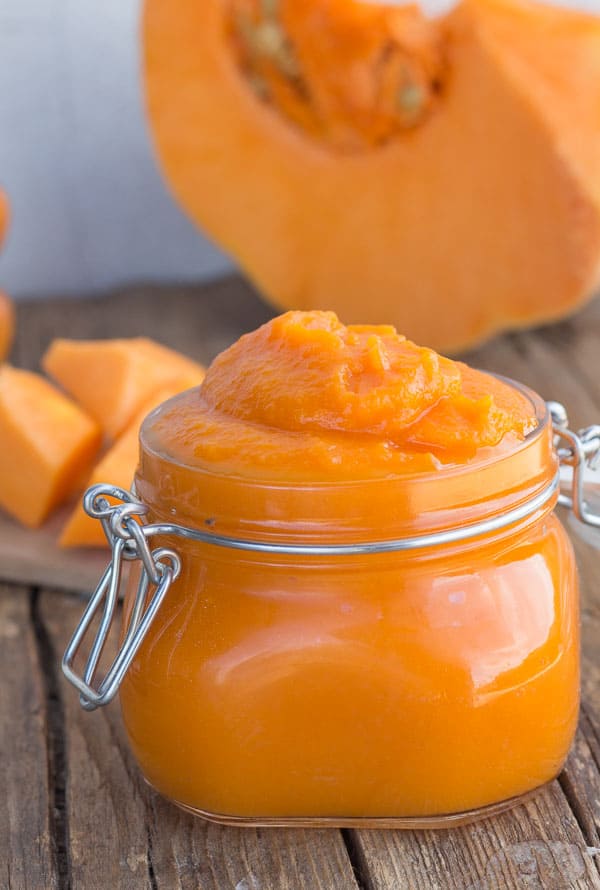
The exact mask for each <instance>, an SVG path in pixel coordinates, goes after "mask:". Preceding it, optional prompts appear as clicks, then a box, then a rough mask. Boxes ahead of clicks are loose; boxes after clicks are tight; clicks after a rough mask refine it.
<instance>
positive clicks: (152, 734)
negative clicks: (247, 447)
mask: <svg viewBox="0 0 600 890" xmlns="http://www.w3.org/2000/svg"><path fill="white" fill-rule="evenodd" d="M544 435H545V436H546V440H547V441H546V445H544V444H543V442H542V443H541V444H540V443H538V452H539V453H538V456H537V458H536V460H537V459H538V458H539V457H540V455H541V456H542V460H541V462H539V468H541V470H542V471H543V472H541V473H538V477H539V479H540V480H542V481H543V479H544V478H547V479H551V478H552V473H553V471H554V469H555V467H556V461H555V458H554V457H553V455H552V451H551V448H549V447H548V441H549V440H548V433H547V431H546V433H545V434H544ZM154 460H155V456H153V455H151V454H150V456H149V458H148V460H147V461H146V462H145V461H144V456H143V457H142V465H141V468H140V472H139V474H138V480H137V485H138V489H139V488H140V487H141V488H142V489H144V490H145V494H146V497H145V498H144V500H146V501H151V502H152V503H151V514H150V521H164V520H165V517H167V516H168V515H170V513H172V509H173V508H169V507H168V503H167V502H168V499H169V497H171V495H172V496H173V497H176V495H177V493H176V492H174V482H173V479H174V478H175V477H171V478H170V479H169V481H168V485H167V488H166V489H164V490H162V493H161V492H159V491H158V489H157V485H156V483H157V479H158V478H159V476H157V475H156V474H155V470H156V469H157V467H158V464H156V466H154V465H153V463H152V462H153V461H154ZM161 460H163V459H162V458H161ZM159 463H160V461H159ZM536 466H537V464H536ZM162 471H163V475H162V476H161V477H160V478H164V471H165V466H164V465H163V467H162ZM145 472H146V475H144V473H145ZM526 481H530V477H529V476H528V477H526ZM239 485H240V486H241V487H242V488H243V487H244V484H243V482H240V483H239ZM365 485H367V489H366V491H365V494H366V495H368V493H369V488H368V483H365ZM175 488H176V486H175ZM520 491H521V489H511V492H512V493H509V494H507V490H506V489H504V490H503V491H502V493H501V498H500V500H501V501H502V505H503V506H504V507H506V505H507V503H510V498H511V497H512V500H513V501H516V500H517V499H518V496H519V492H520ZM165 492H170V494H168V496H167V494H165ZM241 495H242V497H243V492H241ZM153 497H154V499H153ZM163 507H164V510H163V509H162V508H163ZM211 522H212V519H211ZM322 531H323V528H322V527H321V532H322ZM336 534H337V532H336ZM158 543H159V544H168V545H169V546H173V541H172V540H170V539H167V538H165V539H164V540H163V541H159V542H158ZM176 547H177V549H178V551H179V554H180V557H181V563H182V571H181V575H180V577H179V578H178V580H177V581H176V582H175V583H174V584H173V586H172V588H171V589H170V591H169V594H168V596H167V598H166V599H165V602H164V603H163V605H162V606H161V609H160V611H159V613H158V614H157V616H156V618H155V619H154V622H153V624H152V626H151V628H150V631H149V633H148V636H147V637H146V639H145V641H144V643H143V645H142V647H141V649H140V651H139V652H138V654H137V656H136V658H135V659H134V661H133V663H132V665H131V667H130V668H129V671H128V673H127V675H126V677H125V679H124V681H123V684H122V687H121V691H120V698H121V706H122V711H123V716H124V719H125V725H126V728H127V732H128V735H129V739H130V742H131V746H132V748H133V751H134V753H135V756H136V758H137V760H138V761H139V764H140V766H141V769H142V771H143V773H144V775H145V777H146V778H147V780H148V781H149V782H150V783H151V784H152V785H153V786H155V787H156V788H157V789H158V790H159V791H160V792H162V793H163V794H164V795H165V796H167V797H168V798H170V799H172V800H174V801H175V802H177V803H179V804H180V805H182V806H185V807H187V808H190V809H192V810H194V811H195V812H199V813H201V814H202V815H205V816H208V817H209V818H214V819H217V820H219V821H232V822H236V821H239V822H242V823H253V822H258V823H266V824H293V823H295V822H297V823H309V824H310V823H315V824H325V823H327V822H328V821H331V822H333V823H335V824H367V825H368V824H371V823H373V824H378V821H379V822H380V823H381V824H391V825H395V824H397V825H400V826H402V825H411V826H412V825H420V824H422V825H435V824H440V825H443V824H447V823H448V822H449V821H450V822H451V821H453V820H455V819H456V818H460V816H461V815H464V814H468V815H469V816H470V817H472V816H473V815H477V814H478V813H486V812H488V811H489V808H490V807H491V808H494V807H497V806H503V805H504V804H506V803H507V802H512V801H513V800H514V799H515V798H518V797H519V796H520V795H523V794H526V793H527V792H530V791H532V790H533V789H535V788H538V787H539V786H541V785H543V784H544V783H546V782H548V781H549V780H551V779H552V778H554V777H555V776H556V775H557V773H558V772H559V771H560V768H561V766H562V764H563V763H564V760H565V758H566V756H567V753H568V750H569V746H570V744H571V741H572V739H573V735H574V732H575V728H576V722H577V714H578V703H579V692H578V690H579V623H578V590H577V578H576V571H575V566H574V560H573V555H572V550H571V545H570V542H569V539H568V537H567V535H566V533H565V531H564V529H563V528H562V526H561V524H560V522H559V521H558V519H557V518H556V516H555V515H554V513H553V503H552V501H550V502H549V503H548V504H546V506H545V507H543V508H542V509H540V510H538V511H537V512H536V513H535V514H533V515H530V516H528V517H527V518H526V519H524V520H523V521H521V522H520V523H519V524H516V525H512V526H510V527H509V528H504V529H500V530H498V531H496V532H494V533H492V534H488V535H486V536H483V537H478V538H474V539H471V540H468V541H464V542H462V543H449V544H444V545H440V546H436V547H429V548H421V549H416V550H411V551H407V552H391V553H375V554H369V555H344V556H340V555H335V556H318V557H315V556H310V557H308V556H298V555H289V554H273V553H249V552H243V551H234V550H229V549H224V548H219V547H215V546H213V545H208V544H203V543H199V542H197V541H181V540H178V541H177V543H176ZM131 596H132V595H131V593H130V595H129V598H128V599H129V600H131ZM130 606H131V603H130V602H129V604H128V602H126V605H125V614H127V609H128V607H129V608H130Z"/></svg>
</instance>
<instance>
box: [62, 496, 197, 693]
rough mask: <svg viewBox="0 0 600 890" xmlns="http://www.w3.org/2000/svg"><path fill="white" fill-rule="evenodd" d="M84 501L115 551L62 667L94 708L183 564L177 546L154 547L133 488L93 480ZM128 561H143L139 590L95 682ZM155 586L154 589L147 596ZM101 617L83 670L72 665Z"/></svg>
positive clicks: (120, 673)
mask: <svg viewBox="0 0 600 890" xmlns="http://www.w3.org/2000/svg"><path fill="white" fill-rule="evenodd" d="M107 496H108V497H111V498H112V499H118V502H117V503H114V502H113V503H111V502H110V501H108V500H107ZM119 502H120V503H119ZM83 505H84V509H85V511H86V513H88V515H90V516H92V517H94V518H96V519H99V520H100V521H101V522H102V526H103V528H104V532H105V534H106V537H107V540H108V543H109V544H110V546H111V550H112V554H111V559H110V562H109V563H108V565H107V567H106V569H105V571H104V574H103V575H102V578H101V579H100V583H99V584H98V586H97V588H96V590H95V591H94V593H93V594H92V597H91V599H90V601H89V603H88V605H87V608H86V610H85V612H84V613H83V617H82V618H81V621H80V622H79V624H78V625H77V628H76V629H75V633H74V634H73V637H72V639H71V641H70V643H69V645H68V646H67V649H66V651H65V654H64V657H63V661H62V669H63V672H64V674H65V676H66V677H67V679H68V680H69V681H70V682H71V683H72V684H73V685H74V686H75V687H76V688H77V689H78V690H79V700H80V702H81V705H82V707H83V708H85V709H86V710H87V711H93V710H94V709H95V708H97V707H100V706H101V705H105V704H108V702H109V701H110V700H111V699H112V698H114V696H115V694H116V692H117V690H118V688H119V686H120V684H121V681H122V679H123V677H124V676H125V673H126V671H127V669H128V667H129V665H130V664H131V662H132V661H133V658H134V657H135V655H136V653H137V651H138V650H139V648H140V646H141V644H142V642H143V640H144V637H145V636H146V634H147V632H148V629H149V627H150V624H151V623H152V620H153V618H154V616H155V615H156V613H157V611H158V609H159V608H160V605H161V603H162V601H163V600H164V598H165V595H166V593H167V591H168V589H169V587H170V586H171V584H172V582H173V581H174V580H175V579H176V578H177V576H178V574H179V571H180V567H181V566H180V560H179V557H178V556H177V554H176V553H175V552H174V551H172V550H167V549H165V548H158V549H156V550H151V549H150V546H149V544H148V538H147V536H146V534H145V533H144V526H143V525H141V524H140V521H141V520H142V519H143V517H144V515H145V513H146V507H145V506H144V505H143V504H141V503H140V502H139V501H137V500H136V499H135V497H134V496H133V494H132V493H131V492H129V491H125V490H124V489H122V488H117V487H116V486H107V485H95V486H93V487H92V488H90V489H89V490H88V491H87V492H86V494H85V497H84V499H83ZM124 560H125V561H133V560H139V561H140V562H141V564H142V565H141V573H140V578H139V582H138V586H137V591H136V594H135V598H134V601H133V606H132V609H131V613H130V615H129V620H128V624H127V627H126V629H125V631H124V634H123V639H122V642H121V645H120V647H119V651H118V652H117V655H116V657H115V658H114V660H113V661H112V663H111V665H110V666H109V667H108V668H107V670H106V672H105V673H104V676H103V677H102V679H101V680H99V681H98V682H96V683H95V681H96V679H97V678H96V675H97V672H98V667H99V662H100V658H101V656H102V652H103V650H104V646H105V644H106V641H107V639H108V634H109V631H110V627H111V624H112V621H113V618H114V615H115V610H116V607H117V603H118V599H119V593H120V589H121V584H122V576H123V561H124ZM151 587H154V588H155V590H154V592H153V593H152V595H151V596H150V598H149V593H150V589H151ZM97 616H99V625H98V629H97V631H96V635H95V637H94V640H93V643H92V647H91V649H90V652H89V655H88V657H87V660H86V662H85V665H84V668H83V671H82V673H81V675H80V674H78V673H77V671H76V670H75V667H74V662H75V658H76V656H77V653H78V651H79V649H80V647H81V645H82V643H83V640H84V638H85V637H86V635H87V633H88V631H89V629H90V626H91V624H92V622H93V621H94V619H95V618H96V617H97Z"/></svg>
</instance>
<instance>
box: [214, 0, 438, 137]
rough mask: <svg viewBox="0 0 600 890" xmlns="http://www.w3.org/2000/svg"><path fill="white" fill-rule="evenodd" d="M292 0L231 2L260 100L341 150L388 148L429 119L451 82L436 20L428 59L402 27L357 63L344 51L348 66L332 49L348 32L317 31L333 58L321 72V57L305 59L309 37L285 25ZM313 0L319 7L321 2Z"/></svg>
mask: <svg viewBox="0 0 600 890" xmlns="http://www.w3.org/2000/svg"><path fill="white" fill-rule="evenodd" d="M285 2H286V0H230V2H229V7H228V33H229V38H230V43H231V46H232V49H233V54H234V58H235V60H236V63H237V66H238V69H239V71H240V73H241V75H242V77H243V78H244V80H245V82H246V84H247V86H248V87H249V88H250V90H251V91H252V93H253V94H254V95H255V97H256V98H257V99H258V100H259V101H260V102H263V103H265V104H267V105H269V106H270V107H271V108H272V109H273V110H274V111H275V112H277V113H278V114H279V115H281V116H283V117H284V118H286V119H287V121H288V122H289V123H290V124H291V125H293V126H294V127H296V128H297V129H300V130H302V131H303V132H304V133H305V134H306V135H309V136H310V137H312V138H315V139H317V140H318V141H320V142H322V143H325V144H327V145H328V146H329V147H330V148H332V149H335V150H338V151H341V152H357V151H362V150H367V149H372V148H374V147H377V146H379V145H384V144H386V143H388V142H390V141H392V140H393V139H396V138H399V137H401V136H402V135H403V134H404V133H405V132H407V131H409V130H411V129H414V128H415V127H417V126H418V125H420V124H422V123H424V122H425V120H426V119H427V118H428V117H429V115H430V114H431V112H432V111H433V109H434V108H435V106H436V105H437V103H438V99H439V94H440V92H441V89H442V86H443V83H444V80H445V60H444V57H443V52H442V50H441V47H440V42H439V41H438V40H437V35H436V34H435V26H434V24H433V23H431V25H430V27H431V34H432V35H433V39H432V40H431V41H429V43H430V45H428V46H427V51H426V53H425V54H424V58H423V59H421V58H419V53H418V52H416V53H415V52H411V47H410V45H409V46H408V48H407V47H406V46H403V45H402V44H401V42H400V41H399V39H398V37H397V30H398V29H397V28H396V29H392V27H391V26H390V33H388V34H386V35H385V39H384V40H383V41H382V45H381V48H380V51H379V53H378V54H371V56H369V55H368V54H367V55H365V56H362V57H361V56H360V54H358V55H357V58H356V61H354V59H352V57H351V56H350V60H349V61H348V52H347V47H346V48H345V51H344V52H343V53H342V54H341V55H342V57H343V59H344V68H345V71H343V69H342V66H341V64H340V62H339V60H336V58H335V54H333V55H332V54H330V53H328V50H329V48H330V47H331V46H334V47H335V39H336V36H337V38H338V39H341V37H340V35H342V36H343V29H342V30H340V33H339V34H338V35H336V34H334V33H324V31H325V32H326V29H323V28H321V29H320V30H313V32H312V33H311V38H310V39H311V40H312V41H313V43H318V42H319V41H320V40H323V41H324V42H323V46H322V48H321V49H322V52H321V57H325V58H328V57H330V58H331V65H332V69H331V70H330V71H319V69H318V66H317V65H316V64H315V62H314V58H313V62H312V64H310V63H307V64H305V65H303V64H302V61H301V59H302V52H301V46H302V40H301V35H296V37H297V39H295V38H294V35H293V34H291V33H288V31H286V26H285V25H284V15H283V8H282V7H283V5H284V3H285ZM287 2H291V3H292V4H293V3H294V2H296V3H297V2H300V0H287ZM301 2H302V3H304V4H308V3H309V0H301ZM311 2H312V3H313V7H317V8H318V6H319V0H311ZM349 5H350V6H351V5H352V3H351V0H349ZM391 9H392V8H391V7H390V15H391V14H392V12H391ZM296 18H298V14H297V13H296ZM419 27H421V28H422V29H423V30H424V29H425V27H426V25H424V24H423V23H422V22H419ZM424 33H425V30H424ZM304 37H305V41H306V35H304ZM426 42H427V41H426ZM304 46H305V49H306V43H305V44H304ZM336 65H337V66H338V69H339V70H337V71H336V70H335V66H336Z"/></svg>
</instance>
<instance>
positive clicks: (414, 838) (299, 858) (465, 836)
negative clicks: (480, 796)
mask: <svg viewBox="0 0 600 890" xmlns="http://www.w3.org/2000/svg"><path fill="white" fill-rule="evenodd" d="M269 315H270V311H269V310H268V309H267V308H266V307H265V306H264V305H263V304H261V303H260V302H259V300H258V299H257V298H256V297H255V296H254V295H253V294H252V292H251V291H250V290H249V289H248V287H247V286H246V285H244V284H243V283H242V282H241V281H240V280H239V279H236V278H230V279H227V280H224V281H221V282H218V283H215V284H212V285H209V286H205V287H197V288H185V289H181V288H177V289H175V288H174V289H171V290H170V289H164V288H161V289H160V290H155V289H145V290H143V289H138V290H129V291H127V292H124V293H122V294H114V295H110V296H109V297H105V298H98V299H94V300H90V301H85V302H74V301H69V300H51V301H48V302H46V301H45V302H42V303H33V302H32V303H23V304H21V305H20V306H19V319H18V320H19V329H18V337H17V342H16V344H15V348H14V351H13V361H14V362H15V364H19V365H23V366H27V367H36V366H37V362H38V359H39V356H40V354H41V352H42V351H43V350H44V348H45V347H46V346H47V344H48V343H49V341H50V340H51V339H52V337H54V336H57V335H60V336H65V337H68V336H79V337H97V336H134V335H139V334H146V335H149V336H153V337H156V338H157V339H160V340H162V341H163V342H165V343H167V344H170V345H172V346H175V347H177V348H179V349H181V350H183V351H184V352H187V353H189V354H190V355H192V356H194V357H196V358H199V359H200V360H203V361H209V360H210V359H211V358H212V357H213V356H214V355H215V354H216V353H217V352H218V351H219V350H220V349H222V348H223V347H225V346H226V345H227V344H229V343H230V342H231V341H232V340H233V339H234V338H235V337H237V336H238V335H239V334H240V333H242V332H243V331H245V330H249V329H251V328H253V327H255V326H256V325H257V324H259V323H261V322H263V321H265V320H266V319H267V318H268V317H269ZM467 359H468V360H469V361H470V362H472V363H474V364H476V365H478V366H480V367H484V368H488V369H490V370H495V371H498V372H500V373H504V374H508V375H509V376H512V377H515V378H517V379H520V380H522V381H523V382H525V383H528V384H529V385H531V386H532V387H533V388H535V389H536V390H538V391H539V392H540V393H541V394H542V395H543V396H544V397H545V398H553V399H557V400H559V401H562V402H564V403H565V404H566V405H567V406H568V408H569V414H570V417H571V422H572V426H573V427H574V428H578V427H579V426H583V425H587V424H590V423H593V422H600V302H598V301H597V302H596V304H592V306H590V307H589V308H587V309H586V310H584V311H583V312H582V313H580V314H579V315H578V316H577V317H576V318H575V319H573V320H571V321H568V322H565V323H562V324H560V325H557V326H553V327H550V328H546V329H545V330H536V331H533V332H529V333H527V334H515V335H510V336H504V337H501V338H497V339H496V340H494V341H493V342H491V343H489V344H488V345H487V346H486V347H484V348H483V349H481V350H478V351H477V352H473V353H471V354H469V355H468V356H467ZM575 544H576V549H577V554H578V559H579V565H580V571H581V575H582V597H583V609H582V628H583V679H582V685H583V706H582V711H581V721H580V729H579V733H578V736H577V740H576V743H575V746H574V749H573V751H572V753H571V755H570V757H569V761H568V763H567V766H566V768H565V770H564V771H563V773H562V775H561V776H560V777H559V778H558V780H557V781H555V782H553V783H552V784H551V785H550V786H549V787H547V788H546V789H545V790H543V791H542V792H540V793H539V794H538V795H537V796H536V797H534V798H533V799H532V800H530V801H529V802H527V803H525V804H522V805H520V806H518V807H516V808H514V809H513V810H511V811H510V812H507V813H504V814H503V815H500V816H497V817H494V818H491V819H488V820H486V821H482V822H479V823H476V824H474V825H470V826H467V827H462V828H457V829H453V830H444V831H437V832H432V831H414V832H402V831H362V830H361V831H355V830H352V831H350V830H347V831H337V830H314V829H313V830H302V829H297V830H277V829H233V828H223V827H219V826H215V825H210V824H207V823H204V822H202V821H201V820H198V819H194V818H192V817H190V816H187V815H185V814H183V813H182V812H180V811H179V810H178V809H176V808H175V807H173V806H171V805H170V804H168V803H166V802H165V801H164V800H162V799H161V798H159V797H158V796H157V795H156V794H155V793H153V792H152V791H151V790H150V789H149V788H148V787H146V785H145V784H144V782H143V780H142V779H141V777H140V775H139V773H138V770H137V768H136V765H135V763H134V761H133V759H132V757H131V755H130V753H129V751H128V748H127V744H126V742H125V739H124V733H123V728H122V725H121V718H120V714H119V710H118V706H117V705H115V704H113V705H111V706H109V707H108V708H104V709H101V710H99V711H96V712H94V713H91V714H89V713H85V712H84V711H82V710H81V709H80V707H79V704H78V701H77V696H76V695H75V693H74V690H73V689H72V688H71V687H69V686H67V684H66V682H65V681H64V680H63V678H62V675H61V672H60V667H59V661H60V656H61V654H62V651H63V649H64V647H65V643H66V641H67V639H68V637H69V634H70V632H71V631H72V629H73V627H74V625H75V623H76V621H77V619H78V617H79V616H80V613H81V610H82V602H83V600H82V599H81V598H80V597H77V596H76V595H74V594H72V593H71V594H69V593H66V592H61V591H60V590H49V589H45V588H44V587H43V586H36V587H29V588H28V587H26V586H16V585H14V584H3V585H2V584H0V639H1V645H0V777H1V781H2V800H1V801H0V890H7V888H10V890H22V888H23V890H25V888H27V890H53V888H58V890H66V888H75V890H95V888H101V890H118V888H130V890H142V888H147V890H162V888H166V890H175V888H185V890H192V888H194V890H195V888H199V890H350V888H353V890H358V888H361V890H446V888H447V890H512V888H519V890H522V888H527V890H566V888H591V887H594V888H600V772H599V763H600V646H599V643H600V590H599V589H598V586H599V581H600V571H599V567H600V552H597V551H594V550H593V549H592V548H591V547H590V546H589V545H588V544H583V543H581V542H580V541H575ZM1 571H2V569H1V566H0V577H1ZM548 707H549V708H552V702H551V701H549V702H548Z"/></svg>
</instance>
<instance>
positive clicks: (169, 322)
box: [11, 275, 274, 369]
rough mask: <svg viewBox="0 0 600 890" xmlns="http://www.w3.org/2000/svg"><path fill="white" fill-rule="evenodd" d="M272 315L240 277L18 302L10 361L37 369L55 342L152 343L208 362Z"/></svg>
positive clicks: (271, 311)
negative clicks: (127, 339) (123, 340)
mask: <svg viewBox="0 0 600 890" xmlns="http://www.w3.org/2000/svg"><path fill="white" fill-rule="evenodd" d="M273 315H274V310H273V309H271V308H270V307H269V306H267V305H266V303H264V302H263V301H262V300H261V299H260V298H259V297H258V296H257V294H256V292H255V291H253V290H252V289H251V287H250V286H249V285H248V284H247V283H246V282H245V281H244V280H243V279H242V278H241V277H240V276H235V275H231V276H229V277H227V278H220V279H219V280H218V281H213V282H210V283H208V284H202V285H185V286H173V287H132V288H127V289H124V290H122V291H118V292H116V293H110V294H103V295H99V296H98V297H95V298H90V299H86V300H85V302H83V301H81V302H77V301H74V300H72V299H65V298H56V299H48V300H39V301H36V300H22V301H20V302H19V303H17V328H16V337H15V344H14V347H13V351H12V355H11V359H12V361H13V362H14V363H15V364H17V365H21V366H23V367H28V368H34V369H37V368H38V365H39V359H40V356H41V355H42V354H43V352H44V351H45V350H46V348H47V347H48V345H49V344H50V342H51V341H52V339H53V338H54V337H77V338H83V339H85V338H96V337H142V336H143V337H153V338H154V339H156V340H159V341H160V342H161V343H165V344H166V345H167V346H171V347H173V348H174V349H179V350H181V351H182V352H184V353H186V354H187V355H190V356H191V357H193V358H195V359H196V360H197V361H200V362H204V363H205V364H206V363H208V362H210V361H211V360H212V359H213V358H214V356H215V355H216V354H217V353H218V352H220V351H221V350H222V349H224V348H225V347H226V346H229V344H230V343H232V342H233V341H234V340H235V339H237V337H239V336H240V335H241V334H243V333H245V332H246V331H249V330H251V329H252V328H255V327H256V326H257V325H259V324H263V322H265V321H267V320H268V319H269V318H271V317H272V316H273Z"/></svg>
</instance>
